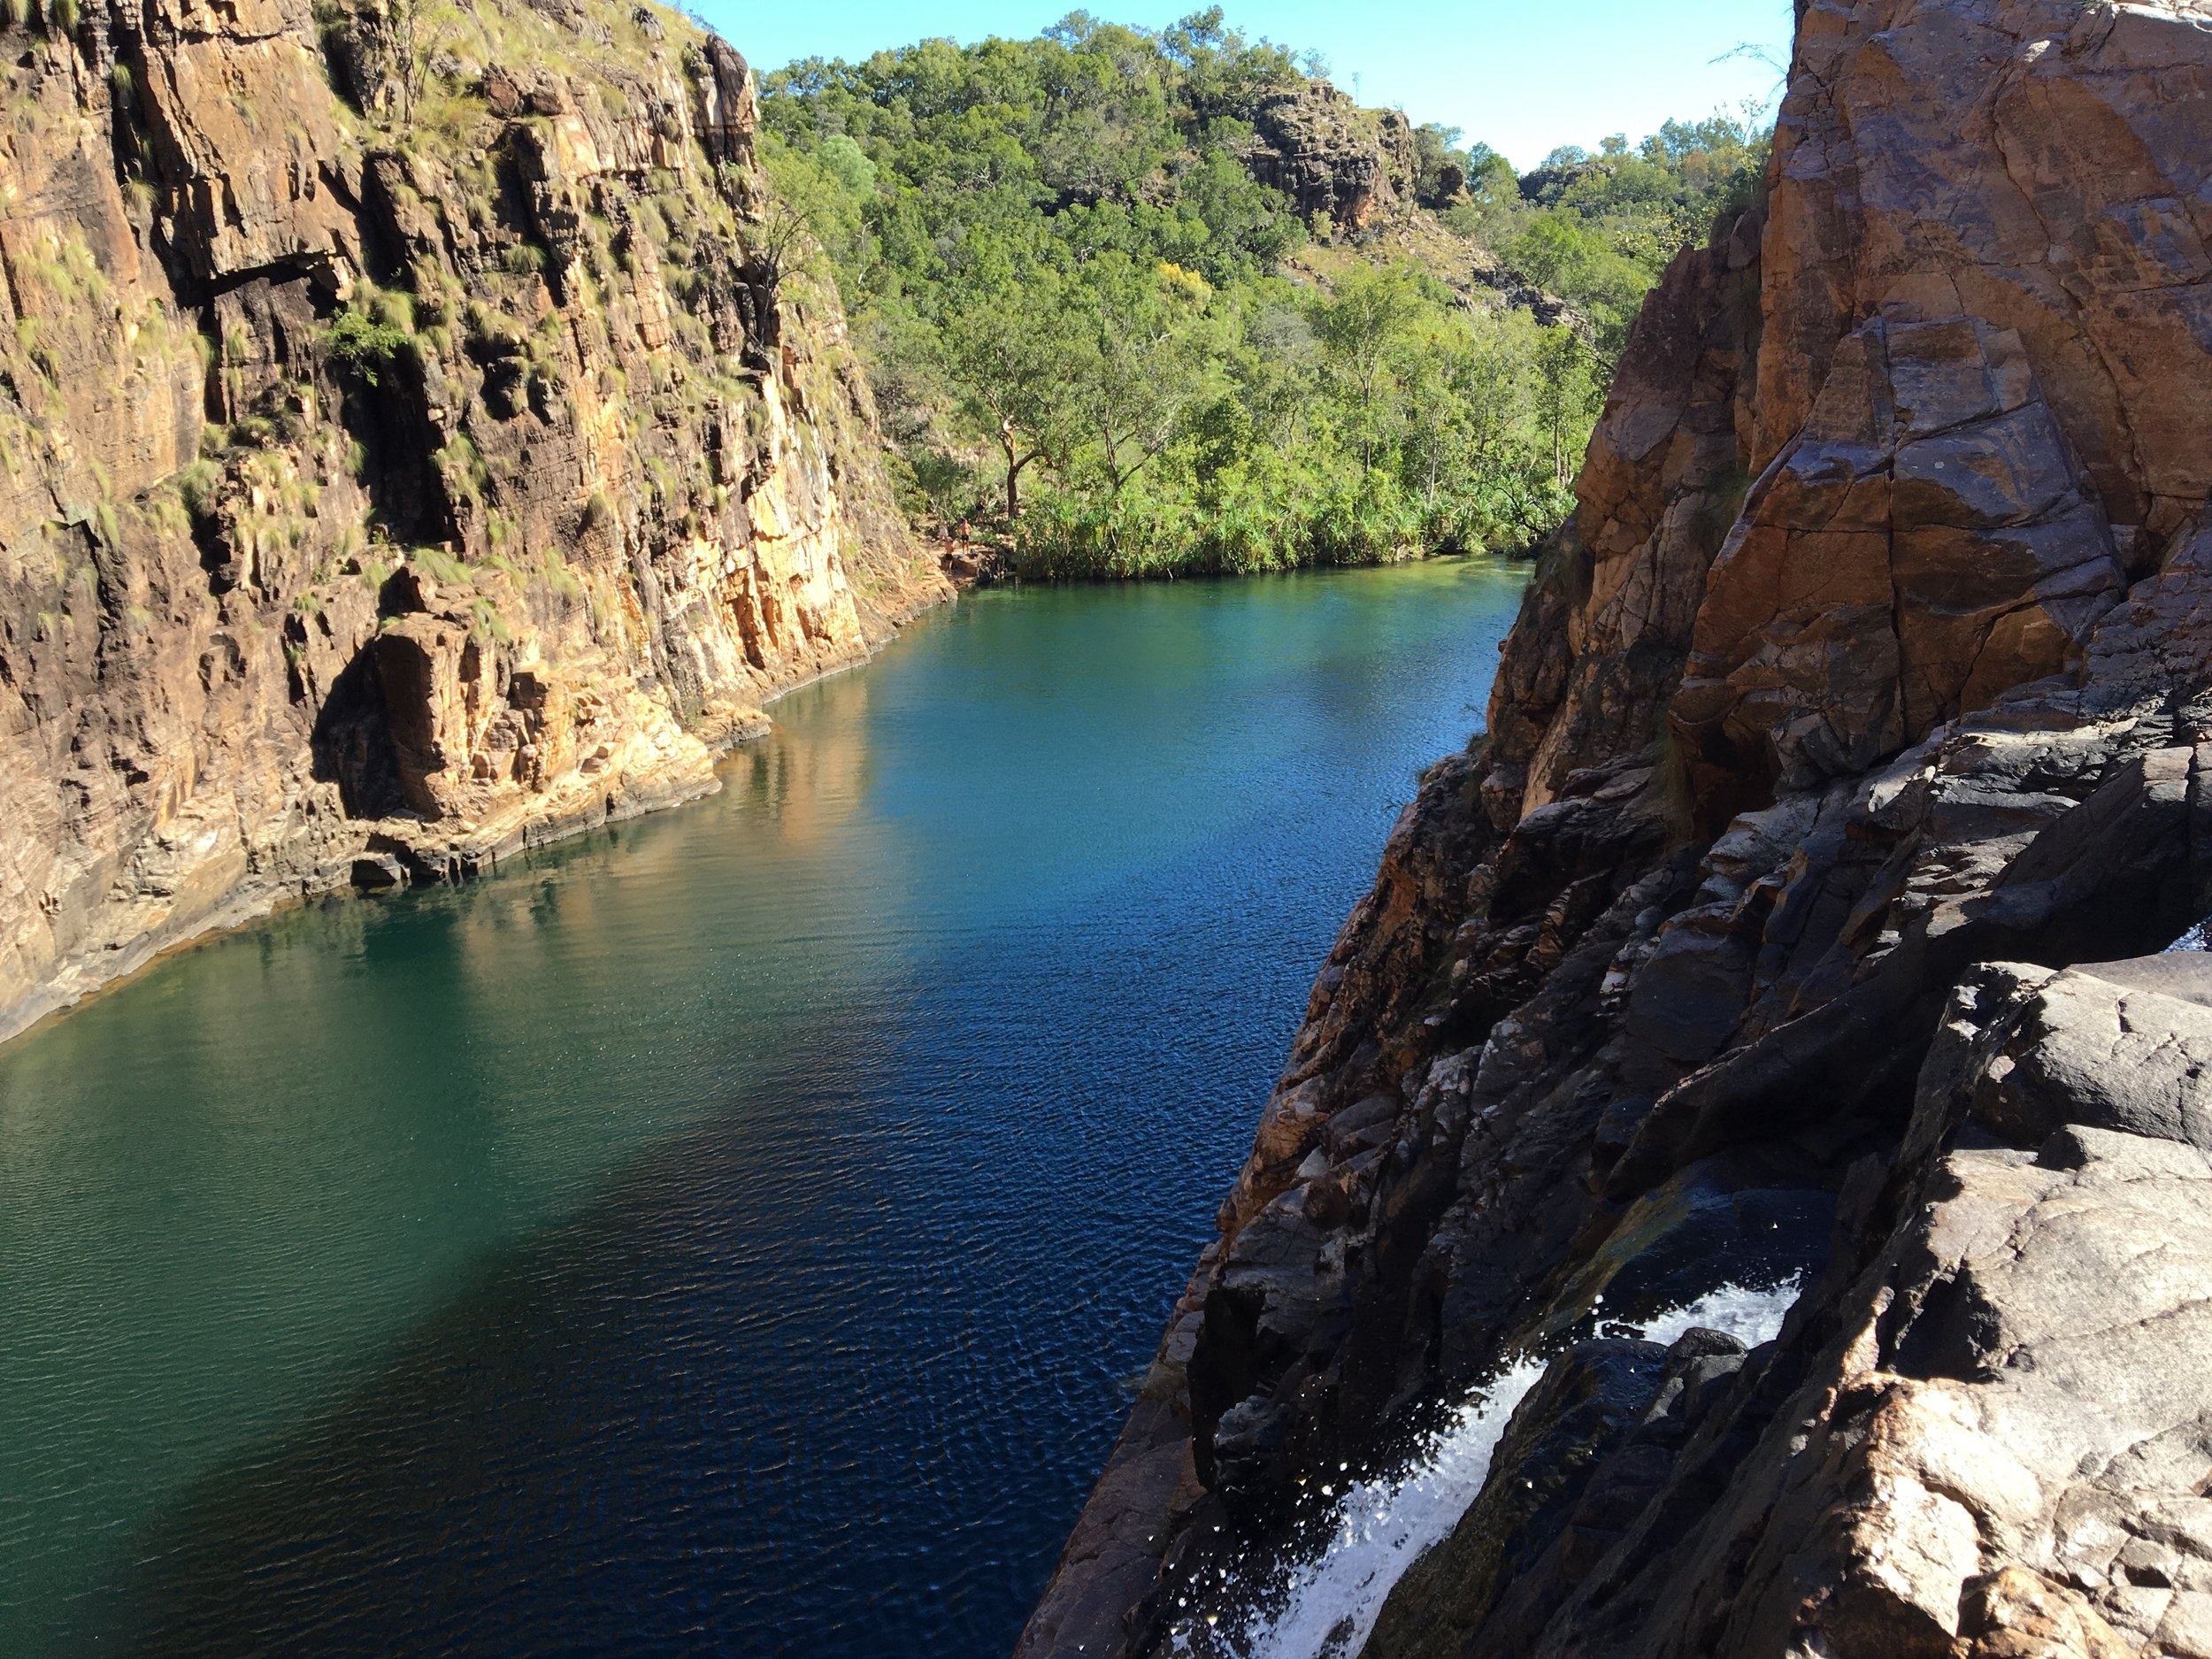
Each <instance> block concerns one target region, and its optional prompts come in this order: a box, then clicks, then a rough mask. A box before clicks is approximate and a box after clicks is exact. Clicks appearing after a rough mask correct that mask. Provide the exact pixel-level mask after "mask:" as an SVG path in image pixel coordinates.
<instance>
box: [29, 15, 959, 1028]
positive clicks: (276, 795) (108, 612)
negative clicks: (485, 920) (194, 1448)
mask: <svg viewBox="0 0 2212 1659" xmlns="http://www.w3.org/2000/svg"><path fill="white" fill-rule="evenodd" d="M34 12H35V13H36V15H35V16H34V18H33V19H32V20H30V21H28V22H25V23H14V24H10V25H7V26H6V27H4V28H0V34H4V35H5V39H4V41H0V46H4V49H5V50H4V57H0V64H4V65H5V67H4V69H0V81H4V83H5V86H4V91H5V96H4V99H0V324H4V326H0V1037H4V1036H5V1035H8V1034H10V1033H12V1032H14V1031H16V1030H19V1029H20V1028H21V1027H22V1026H23V1025H27V1024H28V1023H29V1022H30V1021H31V1020H33V1019H35V1018H37V1017H38V1016H39V1015H41V1014H42V1013H43V1012H45V1011H46V1010H50V1009H51V1008H53V1007H56V1006H58V1005H60V1004H62V1003H65V1002H69V1001H71V1000H73V998H75V997H76V996H78V995H82V994H83V993H84V992H85V991H87V990H88V989H90V988H92V987H96V986H98V985H100V984H103V983H104V982H106V981H108V980H111V979H114V978H116V977H118V976H119V975H120V974H122V973H125V972H129V971H130V970H131V969H133V968H134V967H135V966H137V965H138V964H140V963H142V962H143V961H145V960H146V959H147V958H148V957H150V956H151V955H152V954H153V953H154V952H156V951H157V950H159V949H163V948H165V947H167V946H169V945H173V944H175V943H177V942H180V941H183V940H186V939H188V938H190V937H192V936H193V935H195V934H196V933H200V932H204V931H205V930H206V929H208V928H210V927H211V926H219V925H222V924H224V923H227V922H230V921H234V920H238V919H242V918H243V917H245V916H248V915H250V914H253V913H255V912H256V911H257V910H265V909H266V908H267V907H269V906H270V905H272V904H273V903H276V902H280V901H282V900H285V899H288V898H296V897H299V896H301V895H304V894H308V893H312V892H315V891H318V890H321V889H325V888H329V887H338V886H343V885H346V884H348V883H353V884H357V885H362V886H372V887H373V886H386V885H390V884H393V883H396V882H404V881H411V880H434V879H449V878H453V877H457V876H460V875H465V874H466V873H468V872H471V871H473V870H476V869H480V868H482V867H484V866H485V865H487V864H490V863H493V862H495V861H496V859H497V858H498V857H500V856H503V854H504V853H506V852H508V851H510V850H512V849H516V848H518V847H520V846H523V845H526V844H528V843H530V842H532V841H541V840H543V839H546V838H548V837H549V836H552V835H557V834H561V833H568V832H570V831H572V830H575V829H579V828H585V827H589V826H594V825H596V824H601V823H603V822H605V821H606V820H607V819H608V818H610V817H623V816H626V815H629V814H631V813H634V812H637V811H641V810H646V809H647V808H649V807H651V806H655V805H659V804H663V803H668V802H671V801H675V800H680V799H683V798H685V797H687V796H688V795H695V794H697V793H699V792H701V791H703V790H704V789H708V788H710V787H713V776H712V762H713V757H714V754H715V752H716V750H717V749H718V748H719V747H720V746H722V745H724V744H726V743H727V742H728V741H732V740H733V739H734V738H737V737H740V736H742V735H744V734H746V733H749V732H753V731H757V730H758V729H760V727H761V725H762V718H763V717H762V716H761V713H760V710H761V706H762V704H763V703H764V702H766V701H767V700H768V699H769V698H771V697H772V696H773V695H775V694H776V693H778V692H779V691H781V690H783V689H786V688H787V687H790V686H792V685H794V684H796V683H798V682H799V681H801V680H806V679H809V678H810V677H812V676H815V675H817V674H819V673H822V672H826V671H828V670H831V669H833V668H836V667H840V666H842V665H845V664H850V663H853V662H856V661H858V660H860V659H861V658H863V657H865V656H866V655H867V654H868V652H869V651H870V650H872V649H873V648H874V647H875V646H876V645H877V644H879V643H880V642H881V641H884V640H885V639H887V637H888V636H889V634H890V633H891V631H892V630H893V628H894V627H895V625H896V624H897V622H898V621H899V620H900V619H902V618H904V617H906V616H907V615H909V614H910V613H912V612H913V611H917V610H918V609H919V608H921V607H922V606H924V605H926V604H928V603H933V602H934V601H935V600H937V599H939V598H941V597H942V596H945V595H947V594H948V592H949V590H948V589H947V588H945V586H944V584H943V582H942V581H941V579H940V578H939V577H938V575H937V574H936V572H935V568H934V565H933V564H932V563H930V562H929V561H927V560H926V559H924V558H922V557H919V549H918V548H916V547H915V546H914V545H913V544H912V542H911V541H910V538H909V535H908V533H907V531H906V529H905V527H904V525H903V521H902V519H901V518H900V516H899V514H898V512H897V511H896V509H895V506H894V504H893V503H892V500H891V497H890V492H889V488H888V485H887V481H886V479H885V477H884V475H883V472H882V469H881V465H880V448H881V445H880V439H879V434H877V431H876V427H875V420H874V415H873V405H872V401H871V398H870V396H869V393H868V389H867V386H866V382H865V380H864V377H863V375H862V373H861V372H860V367H859V365H858V362H857V360H856V358H855V357H854V356H853V354H852V352H851V350H850V349H849V345H848V342H847V341H846V338H845V334H844V322H843V319H842V316H841V313H840V312H839V311H838V309H837V305H836V302H835V298H834V296H833V294H832V293H829V292H826V291H825V290H823V289H822V288H820V286H819V285H818V284H814V283H812V282H810V281H809V280H805V279H804V278H803V276H795V275H791V274H789V273H781V272H780V271H779V270H778V269H776V262H775V261H774V259H773V258H772V257H770V255H769V253H768V251H767V250H769V249H770V247H771V244H772V241H773V238H772V235H770V234H768V231H767V229H766V225H767V219H766V218H765V217H764V215H766V214H767V212H768V208H767V204H766V199H765V196H764V183H763V180H762V177H761V174H760V173H759V171H758V169H757V165H756V162H755V157H754V154H753V129H754V123H755V119H756V114H757V109H756V104H755V96H754V88H753V79H752V73H751V71H750V69H749V67H748V66H747V65H746V64H745V61H744V59H743V58H741V57H740V56H739V55H738V54H737V53H736V52H735V51H734V50H732V49H731V48H729V47H728V46H727V45H726V44H724V43H723V42H719V41H718V40H715V39H713V38H711V37H709V36H707V35H703V34H702V33H701V32H700V31H699V30H697V29H696V28H695V27H692V26H691V25H689V24H688V23H687V22H685V21H684V20H683V19H680V18H679V17H678V16H677V15H676V14H675V13H674V12H663V11H661V10H659V9H658V8H657V7H653V6H642V5H641V6H632V5H628V4H603V3H602V0H542V4H523V0H482V3H481V4H474V5H472V6H470V7H467V8H464V9H460V10H458V11H449V12H441V13H440V14H439V16H438V17H437V18H436V19H416V18H415V12H414V11H413V10H411V9H408V8H397V9H395V8H390V7H387V6H384V5H381V4H373V3H366V0H365V3H364V4H329V5H323V6H315V7H311V6H310V5H309V4H306V0H236V3H235V4H224V5H220V6H217V7H212V8H211V7H210V6H207V5H205V4H196V3H195V4H187V3H186V0H154V3H153V4H148V5H145V6H140V7H130V6H123V5H119V4H109V0H86V4H83V5H81V6H70V7H45V8H35V9H34ZM411 19H413V20H415V21H419V22H420V23H421V29H420V30H419V31H415V32H412V33H404V32H403V30H405V29H412V28H413V23H412V22H411V21H410V20H411Z"/></svg>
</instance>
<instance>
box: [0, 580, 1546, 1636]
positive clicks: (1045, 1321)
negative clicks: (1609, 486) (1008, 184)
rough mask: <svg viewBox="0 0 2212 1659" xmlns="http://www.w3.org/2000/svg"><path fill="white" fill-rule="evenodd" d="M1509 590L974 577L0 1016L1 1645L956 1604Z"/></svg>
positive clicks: (1012, 1600)
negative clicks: (758, 728)
mask: <svg viewBox="0 0 2212 1659" xmlns="http://www.w3.org/2000/svg"><path fill="white" fill-rule="evenodd" d="M1519 582H1520V577H1519V573H1518V572H1515V571H1511V570H1509V569H1507V568H1505V567H1502V566H1499V565H1492V564H1489V563H1486V562H1452V563H1443V564H1435V565H1426V566H1415V567H1411V568H1408V569H1403V570H1395V571H1375V572H1347V573H1340V574H1324V575H1308V576H1300V577H1294V578H1279V579H1264V580H1248V581H1244V582H1240V583H1233V584H1229V583H1223V584H1211V583H1209V584H1184V585H1179V586H1173V587H1152V588H1122V589H1079V590H1063V591H1048V592H1036V593H1026V594H1013V595H1009V594H987V595H980V596H979V597H977V598H975V599H973V600H972V601H971V602H968V603H964V604H963V606H962V607H961V608H960V609H959V610H958V611H956V612H954V613H951V614H948V615H945V616H941V617H939V618H934V619H932V620H930V621H927V622H925V623H923V624H921V625H919V626H917V627H916V628H915V629H914V630H913V631H912V632H911V633H910V636H909V637H908V638H907V639H905V640H904V641H901V642H900V644H898V645H897V646H896V647H895V648H894V649H892V650H891V651H890V652H888V653H887V655H886V656H885V657H882V658H881V659H879V661H878V662H877V663H875V664H872V666H870V667H869V668H867V669H865V670H864V671H861V672H856V673H852V674H849V675H844V676H841V677H839V678H837V679H835V680H829V681H826V682H824V683H823V684H821V685H819V686H817V687H810V688H809V689H807V690H805V691H803V692H801V693H799V694H796V695H794V696H793V697H791V698H789V699H787V700H786V701H785V702H784V703H782V704H780V705H779V706H778V708H777V710H776V715H777V719H778V729H777V732H776V733H775V735H774V737H773V738H772V739H770V740H768V741H764V743H762V744H761V745H759V746H757V748H754V749H749V750H747V751H745V752H743V753H741V754H740V755H738V756H736V757H733V760H732V761H731V763H730V764H729V765H728V767H727V769H726V785H727V787H726V790H725V791H724V793H723V794H721V795H718V797H716V798H714V799H713V800H711V801H709V802H704V803H699V804H696V805H695V806H692V807H689V808H686V809H683V810H679V811H676V812H672V813H669V814H666V815H664V816H662V817H659V818H652V819H647V820H644V821H642V822H640V823H636V824H633V825H630V826H625V827H623V828H621V829H620V830H618V831H616V832H613V833H608V834H605V835H602V836H599V837H595V838H593V839H591V840H588V841H580V842H576V843H572V844H570V845H568V846H566V847H563V848H560V849H554V850H552V851H550V852H549V853H544V854H541V855H538V856H535V857H534V859H533V860H531V861H530V862H529V863H528V864H526V865H522V864H518V865H513V866H510V867H509V868H508V869H506V870H504V871H503V872H501V873H500V874H498V875H497V876H496V877H495V878H493V879H489V880H487V881H485V882H482V883H480V884H478V885H476V886H474V887H467V888H464V889H459V890H434V891H426V892H419V893H411V894H406V895H399V896H396V897H394V898H391V899H388V900H382V901H373V902H365V901H355V900H347V901H343V902H332V903H329V904H326V905H319V906H316V907H313V908H310V909H306V910H298V911H295V912H292V913H289V914H286V915H283V916H280V917H278V918H273V920H271V921H269V922H267V923H265V924H264V925H261V926H256V927H253V928H251V929H249V930H246V931H244V932H242V933H238V934H235V935H233V936H230V937H227V938H226V939H223V940H220V941H216V942H214V943H211V944H210V945H208V946H206V947H205V948H203V949H197V950H195V951H192V952H189V953H188V954H186V955H184V956H181V957H180V958H178V959H176V960H174V961H173V962H170V963H168V964H164V965H163V966H161V967H160V968H158V969H157V970H156V971H155V972H152V973H150V974H149V975H147V976H146V977H144V978H143V979H140V980H138V981H136V982H134V983H133V984H131V985H128V986H127V987H122V988H120V989H119V990H117V991H115V992H114V993H112V994H111V995H106V996H104V997H101V998H99V999H96V1001H94V1002H90V1003H88V1005H86V1006H85V1007H83V1008H81V1009H80V1010H77V1011H75V1012H74V1013H72V1014H70V1015H67V1016H65V1017H64V1018H61V1019H58V1020H57V1021H54V1022H51V1023H50V1024H49V1025H46V1026H44V1027H42V1028H41V1029H40V1030H38V1031H36V1032H35V1033H31V1034H30V1035H29V1036H27V1037H26V1038H24V1039H23V1040H21V1041H18V1042H17V1043H15V1044H13V1045H11V1046H10V1047H8V1048H5V1049H0V1331H4V1340H0V1654H4V1655H11V1656H13V1655H77V1654H83V1653H127V1654H142V1655H196V1656H204V1659H215V1656H217V1655H220V1656H221V1659H241V1656H242V1655H303V1656H308V1655H311V1656H313V1659H351V1656H353V1655H360V1656H361V1659H369V1656H371V1655H374V1656H376V1659H397V1656H400V1655H499V1656H501V1659H512V1656H515V1655H706V1654H715V1655H722V1654H727V1655H785V1654H789V1655H808V1656H809V1659H883V1656H888V1655H897V1656H899V1659H975V1656H977V1655H994V1654H997V1653H1001V1652H1002V1651H1004V1650H1005V1649H1006V1648H1007V1647H1009V1646H1010V1644H1011V1642H1012V1640H1013V1638H1014V1635H1015V1633H1016V1632H1017V1631H1018V1629H1019V1626H1020V1624H1021V1621H1022V1618H1023V1617H1024V1616H1025V1613H1026V1611H1027V1609H1028V1606H1029V1604H1030V1602H1031V1601H1033V1598H1034V1596H1035V1594H1036V1593H1037V1592H1038V1590H1039V1589H1040V1588H1041V1585H1042V1583H1043V1581H1044V1578H1046V1576H1047V1575H1048V1573H1049V1571H1050V1570H1051V1567H1052V1563H1053V1562H1054V1560H1055V1558H1056V1555H1057V1552H1058V1549H1059V1547H1060V1544H1061V1542H1062V1540H1063V1539H1064V1536H1065V1533H1066V1531H1067V1528H1068V1526H1069V1525H1071V1522H1072V1520H1073V1518H1074V1517H1075V1514H1076V1512H1077V1510H1078V1509H1079V1507H1080V1505H1081V1502H1082V1499H1083V1496H1084V1494H1085V1492H1086V1490H1087V1486H1088V1484H1089V1482H1090V1479H1091V1478H1092V1477H1093V1476H1094V1473H1095V1472H1096V1471H1097V1469H1098V1467H1099V1465H1100V1464H1101V1463H1102V1461H1103V1459H1104V1456H1105V1454H1106V1451H1107V1449H1108V1448H1109V1447H1110V1444H1111V1441H1112V1437H1113V1434H1114V1432H1115V1431H1116V1428H1117V1426H1118V1421H1119V1418H1120V1417H1121V1415H1122V1413H1123V1412H1124V1411H1125V1409H1126V1403H1127V1398H1126V1394H1125V1386H1126V1384H1127V1381H1128V1379H1131V1378H1132V1377H1133V1374H1134V1373H1136V1372H1137V1371H1140V1370H1141V1367H1142V1366H1143V1365H1144V1364H1145V1363H1146V1362H1147V1361H1148V1359H1149V1357H1150V1355H1151V1352H1152V1348H1153V1346H1154V1344H1155V1342H1156V1339H1157V1336H1158V1333H1159V1328H1160V1325H1161V1321H1162V1319H1163V1317H1164V1314H1165V1312H1166V1310H1167V1309H1168V1306H1169V1304H1170V1303H1171V1301H1172V1300H1173V1298H1174V1296H1175V1294H1177V1292H1178V1291H1179V1289H1180V1287H1181V1285H1182V1283H1183V1280H1184V1279H1185V1277H1186V1275H1187V1272H1188V1271H1189V1267H1190V1263H1191V1261H1192V1259H1193V1258H1194V1256H1195V1254H1196V1252H1197V1250H1198V1249H1199V1248H1200V1247H1201V1246H1202V1244H1203V1242H1204V1241H1205V1239H1206V1238H1207V1237H1208V1235H1209V1233H1210V1222H1211V1216H1212V1212H1213V1209H1214V1206H1215V1204H1216V1202H1217V1201H1218V1199H1219V1197H1220V1194H1222V1192H1223V1191H1224V1190H1225V1187H1226V1185H1227V1182H1228V1180H1229V1179H1230V1178H1231V1177H1232V1175H1233V1172H1234V1171H1235V1169H1236V1166H1237V1164H1238V1163H1239V1162H1240V1159H1241V1157H1242V1155H1243V1152H1244V1150H1245V1149H1246V1148H1247V1146H1248V1143H1249V1139H1250V1134H1251V1130H1252V1125H1253V1122H1254V1119H1255V1117H1256V1112H1257V1110H1258V1107H1259V1105H1260V1103H1261V1102H1262V1101H1263V1098H1264V1095H1265V1094H1266V1090H1267V1087H1268V1085H1269V1083H1270V1082H1271V1079H1272V1078H1273V1076H1274V1074H1275V1072H1276V1071H1277V1069H1278V1067H1279V1064H1280V1063H1281V1060H1282V1056H1283V1054H1284V1050H1285V1047H1286V1042H1287V1041H1288V1038H1289V1036H1290V1033H1291V1032H1292V1030H1293V1028H1294V1025H1295V1023H1296V1019H1297V1017H1298V1015H1299V1013H1300V1011H1301V1010H1302V1008H1303V1005H1304V1002H1305V996H1306V991H1307V987H1308V986H1309V985H1310V981H1311V979H1312V976H1313V973H1314V972H1315V971H1316V969H1317V966H1318V965H1319V963H1320V961H1321V959H1322V957H1323V956H1325V953H1326V951H1327V949H1328V947H1329V944H1330V941H1332V939H1333V936H1334V934H1335V932H1336V929H1337V927H1338V926H1339V925H1340V921H1341V919H1342V918H1343V916H1344V914H1345V913H1346V911H1347V910H1348V909H1349V908H1350V906H1351V904H1352V902H1353V901H1354V900H1355V899H1356V896H1357V895H1359V893H1361V892H1362V891H1363V890H1364V888H1365V887H1366V886H1367V885H1368V883H1369V881H1370V880H1371V876H1372V872H1373V867H1374V863H1375V859H1376V856H1377V855H1378V853H1379V850H1380V848H1381V845H1382V842H1383V840H1384V837H1385V836H1386V833H1388V830H1389V827H1390V825H1391V823H1392V821H1393V819H1394V816H1395V814H1396V811H1397V810H1398V808H1399V807H1400V806H1401V805H1402V803H1404V802H1405V801H1406V800H1407V799H1408V798H1409V796H1410V795H1411V793H1412V790H1413V783H1414V776H1415V772H1416V771H1417V768H1418V767H1419V766H1420V765H1422V764H1425V762H1427V761H1428V760H1430V759H1432V758H1433V757H1435V756H1437V755H1438V754H1440V753H1442V752H1444V751H1445V750H1446V749H1450V748H1453V747H1456V746H1457V745H1459V744H1461V743H1463V742H1464V741H1466V738H1467V736H1468V734H1469V733H1470V732H1471V731H1472V730H1473V729H1475V727H1476V726H1477V725H1478V724H1479V705H1480V703H1482V701H1483V700H1484V698H1485V697H1486V694H1487V691H1488V687H1489V682H1490V679H1491V675H1492V672H1493V671H1494V667H1495V664H1496V655H1497V644H1498V641H1499V640H1500V639H1501V638H1502V635H1503V633H1504V630H1505V628H1506V626H1507V625H1508V623H1509V621H1510V618H1511V613H1512V610H1513V608H1514V606H1515V604H1516V603H1517V598H1518V590H1519Z"/></svg>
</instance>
